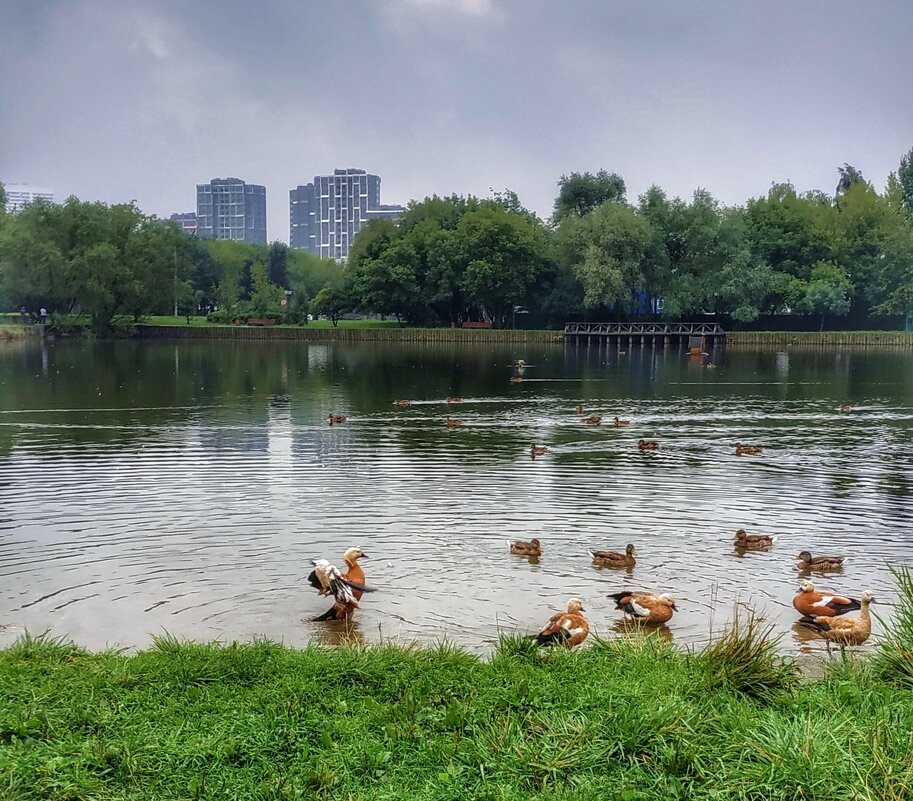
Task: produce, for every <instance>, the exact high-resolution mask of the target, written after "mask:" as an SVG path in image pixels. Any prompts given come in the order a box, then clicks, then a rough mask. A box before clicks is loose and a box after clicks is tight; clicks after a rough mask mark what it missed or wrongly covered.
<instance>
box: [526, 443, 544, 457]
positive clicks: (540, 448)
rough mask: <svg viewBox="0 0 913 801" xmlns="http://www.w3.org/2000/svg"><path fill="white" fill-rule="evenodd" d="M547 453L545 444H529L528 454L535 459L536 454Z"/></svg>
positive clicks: (542, 454)
mask: <svg viewBox="0 0 913 801" xmlns="http://www.w3.org/2000/svg"><path fill="white" fill-rule="evenodd" d="M547 453H548V446H547V445H530V446H529V455H530V456H532V457H533V459H535V458H536V457H537V456H545V454H547Z"/></svg>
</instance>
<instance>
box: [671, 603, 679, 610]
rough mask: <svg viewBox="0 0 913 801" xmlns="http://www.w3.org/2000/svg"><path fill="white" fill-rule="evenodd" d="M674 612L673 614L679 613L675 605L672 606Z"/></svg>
mask: <svg viewBox="0 0 913 801" xmlns="http://www.w3.org/2000/svg"><path fill="white" fill-rule="evenodd" d="M672 611H673V612H677V611H678V607H677V606H676V605H675V604H672Z"/></svg>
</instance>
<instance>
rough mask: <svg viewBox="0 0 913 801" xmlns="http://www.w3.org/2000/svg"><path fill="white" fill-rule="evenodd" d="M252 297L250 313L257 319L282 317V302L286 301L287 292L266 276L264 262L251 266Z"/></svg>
mask: <svg viewBox="0 0 913 801" xmlns="http://www.w3.org/2000/svg"><path fill="white" fill-rule="evenodd" d="M250 272H251V287H252V288H251V296H250V313H251V316H252V317H256V318H261V319H262V318H264V317H266V318H272V319H275V318H277V317H281V316H282V301H283V300H284V299H285V290H283V289H282V287H280V286H276V285H275V284H274V283H272V282H271V281H270V280H269V278H267V275H266V265H265V264H263V262H262V261H257V262H254V263H253V265H251V270H250Z"/></svg>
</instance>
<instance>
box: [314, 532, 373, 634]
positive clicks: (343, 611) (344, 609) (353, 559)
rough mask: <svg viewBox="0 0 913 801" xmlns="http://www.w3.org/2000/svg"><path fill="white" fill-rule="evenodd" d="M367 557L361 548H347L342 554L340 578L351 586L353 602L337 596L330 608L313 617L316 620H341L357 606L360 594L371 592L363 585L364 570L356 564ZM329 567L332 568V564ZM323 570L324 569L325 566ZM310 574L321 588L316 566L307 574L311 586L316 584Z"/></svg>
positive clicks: (322, 593) (324, 593)
mask: <svg viewBox="0 0 913 801" xmlns="http://www.w3.org/2000/svg"><path fill="white" fill-rule="evenodd" d="M367 558H368V555H367V554H366V553H365V552H364V551H363V550H362V549H361V548H349V549H347V550H346V552H345V553H344V554H343V555H342V559H343V561H344V562H345V563H346V572H345V573H343V574H342V578H343V580H344V581H346V582H347V583H348V586H349V587H350V588H351V590H352V596H353V597H354V602H351V601H346V600H342V601H340V600H339V599H338V598H337V600H336V603H335V604H334V605H333V606H332V607H331V608H330V609H328V610H327V611H326V612H324V613H323V614H322V615H320V617H315V618H314V620H315V621H316V622H322V621H325V620H342V619H344V618H348V617H350V616H351V615H352V613H353V612H354V611H355V609H357V608H358V601H360V600H361V596H362V595H363V594H364V593H365V592H373V589H370V588H367V587H365V571H364V570H362V569H361V565H359V564H358V560H359V559H367ZM321 561H326V560H321ZM327 564H329V563H327ZM330 567H331V568H332V565H331V566H330ZM334 569H335V568H334ZM324 571H326V568H325V567H324ZM311 576H313V577H315V578H316V579H317V582H318V583H319V584H320V589H321V590H323V586H324V585H323V582H322V581H321V580H320V577H319V574H318V573H317V570H316V568H315V570H314V571H313V572H312V573H311V575H310V576H308V581H309V582H310V584H311V586H313V587H316V586H317V585H316V584H315V583H314V581H312V580H311ZM320 594H321V595H326V594H327V593H326V592H323V591H322V592H321V593H320ZM334 596H335V593H334Z"/></svg>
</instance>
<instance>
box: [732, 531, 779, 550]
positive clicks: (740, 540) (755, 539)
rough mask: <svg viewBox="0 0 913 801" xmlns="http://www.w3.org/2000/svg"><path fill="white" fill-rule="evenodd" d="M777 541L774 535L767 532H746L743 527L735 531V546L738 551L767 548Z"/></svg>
mask: <svg viewBox="0 0 913 801" xmlns="http://www.w3.org/2000/svg"><path fill="white" fill-rule="evenodd" d="M776 541H777V538H776V537H771V536H770V535H769V534H748V533H746V532H745V529H744V528H740V529H739V530H738V531H737V532H736V533H735V547H736V548H738V549H739V550H740V551H761V550H764V549H765V548H769V547H770V546H771V545H773V544H774V543H775V542H776Z"/></svg>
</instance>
